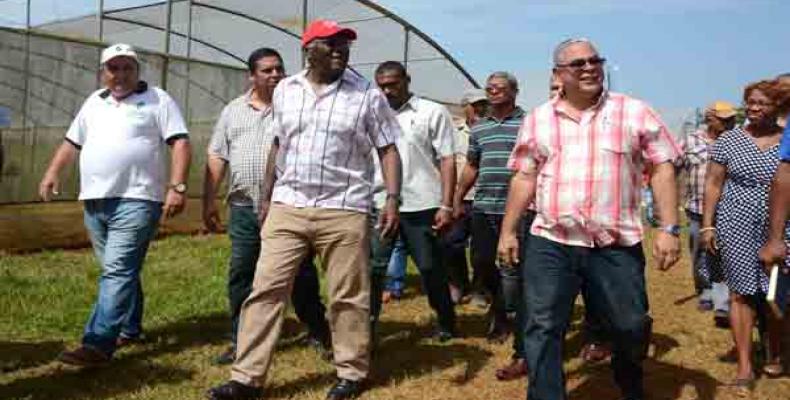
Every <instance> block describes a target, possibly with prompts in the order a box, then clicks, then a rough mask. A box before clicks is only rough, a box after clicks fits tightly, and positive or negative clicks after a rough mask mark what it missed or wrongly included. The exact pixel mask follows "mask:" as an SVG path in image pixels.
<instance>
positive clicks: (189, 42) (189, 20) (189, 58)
mask: <svg viewBox="0 0 790 400" xmlns="http://www.w3.org/2000/svg"><path fill="white" fill-rule="evenodd" d="M187 7H188V12H187V78H186V79H187V88H186V95H185V97H186V98H185V99H184V114H185V115H186V119H187V124H189V86H190V82H191V81H192V78H191V77H190V73H191V69H192V0H187Z"/></svg>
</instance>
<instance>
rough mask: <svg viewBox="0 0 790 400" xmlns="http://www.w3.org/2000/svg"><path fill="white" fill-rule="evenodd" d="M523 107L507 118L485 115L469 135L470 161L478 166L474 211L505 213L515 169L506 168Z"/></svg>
mask: <svg viewBox="0 0 790 400" xmlns="http://www.w3.org/2000/svg"><path fill="white" fill-rule="evenodd" d="M523 118H524V110H522V109H521V108H520V107H516V109H515V110H513V112H512V113H510V115H508V116H507V117H506V118H505V119H504V120H501V121H498V120H497V119H496V118H494V117H490V116H489V117H486V118H483V119H481V120H480V121H478V122H477V123H476V124H475V125H474V126H473V127H472V131H471V133H470V137H469V152H468V154H467V156H466V157H467V160H470V162H473V163H475V164H476V165H477V167H478V175H477V183H476V184H475V201H474V205H473V209H474V211H475V212H482V213H486V214H504V213H505V201H506V200H507V189H508V185H509V183H510V176H511V175H512V171H510V169H508V168H507V161H508V159H509V158H510V152H511V151H513V146H514V145H515V144H516V138H517V137H518V129H519V127H520V126H521V120H522V119H523Z"/></svg>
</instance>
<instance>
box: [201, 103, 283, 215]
mask: <svg viewBox="0 0 790 400" xmlns="http://www.w3.org/2000/svg"><path fill="white" fill-rule="evenodd" d="M251 94H252V90H250V91H248V92H247V93H246V94H243V95H241V96H239V97H237V98H236V99H234V100H233V101H231V102H230V103H228V105H226V106H225V108H223V109H222V113H221V114H220V116H219V119H218V120H217V124H216V125H215V126H214V133H213V134H212V135H211V140H210V141H209V144H208V154H209V155H210V156H216V157H219V158H221V159H223V160H225V161H226V162H227V163H228V164H229V166H230V174H229V182H228V196H227V200H228V202H229V203H230V204H233V205H237V206H252V207H253V209H254V210H255V212H256V213H257V211H258V207H259V205H260V196H261V184H262V183H263V175H264V172H265V170H266V159H267V156H268V155H269V149H270V148H271V145H272V138H273V136H272V130H271V128H272V113H271V108H266V109H263V110H259V109H257V108H255V107H254V106H253V105H252V103H251V102H250V96H251Z"/></svg>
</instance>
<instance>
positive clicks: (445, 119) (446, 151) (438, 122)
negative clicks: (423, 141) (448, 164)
mask: <svg viewBox="0 0 790 400" xmlns="http://www.w3.org/2000/svg"><path fill="white" fill-rule="evenodd" d="M430 123H431V133H432V134H433V137H432V138H431V142H432V144H433V149H434V150H435V151H436V154H437V155H438V156H439V157H441V158H443V157H452V156H453V155H454V154H455V148H456V143H455V128H454V127H453V118H452V117H451V116H450V112H449V111H447V108H446V107H444V106H439V107H437V108H436V109H435V110H434V111H433V112H432V113H431V121H430Z"/></svg>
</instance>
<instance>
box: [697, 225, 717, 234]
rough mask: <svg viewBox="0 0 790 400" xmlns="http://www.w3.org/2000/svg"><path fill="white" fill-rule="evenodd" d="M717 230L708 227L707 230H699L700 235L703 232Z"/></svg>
mask: <svg viewBox="0 0 790 400" xmlns="http://www.w3.org/2000/svg"><path fill="white" fill-rule="evenodd" d="M715 230H716V228H714V227H712V226H709V227H707V228H702V229H700V230H699V233H702V232H707V231H715Z"/></svg>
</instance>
